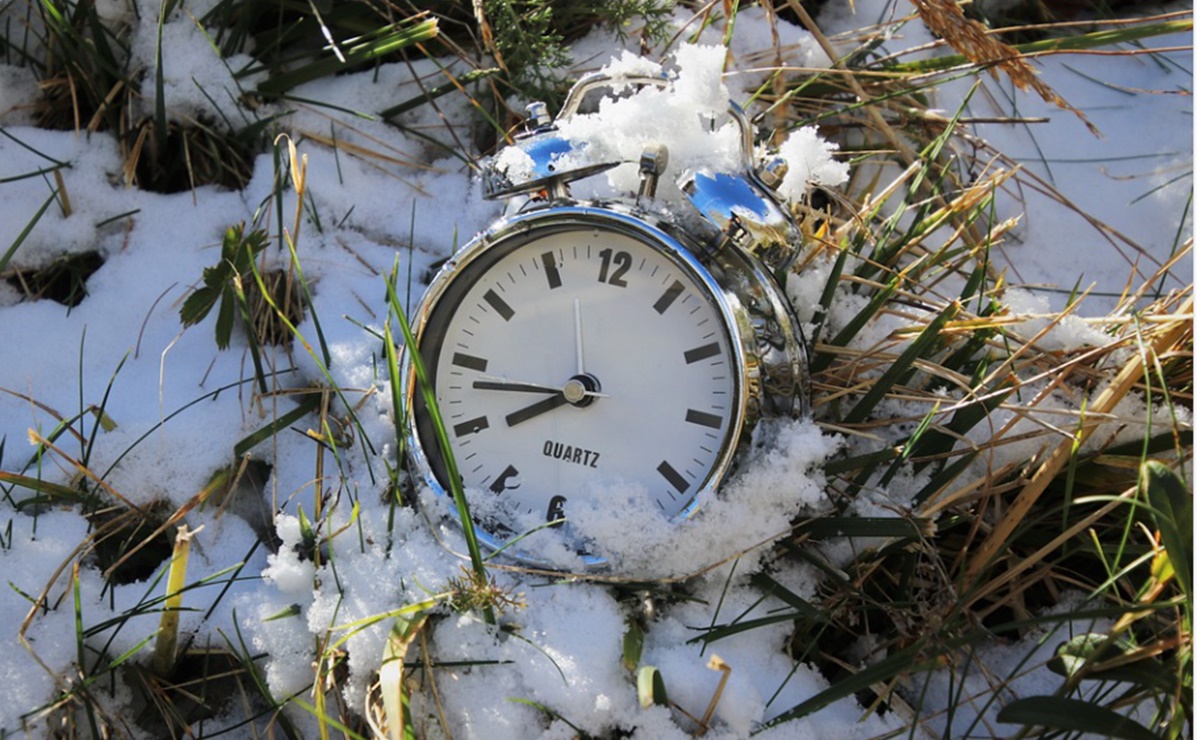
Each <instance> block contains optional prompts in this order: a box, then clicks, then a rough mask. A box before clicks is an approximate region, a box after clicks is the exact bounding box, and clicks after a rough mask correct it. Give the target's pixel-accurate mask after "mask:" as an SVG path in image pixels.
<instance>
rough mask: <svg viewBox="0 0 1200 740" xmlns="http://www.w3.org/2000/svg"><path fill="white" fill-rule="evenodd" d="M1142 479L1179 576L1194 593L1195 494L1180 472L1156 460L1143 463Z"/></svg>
mask: <svg viewBox="0 0 1200 740" xmlns="http://www.w3.org/2000/svg"><path fill="white" fill-rule="evenodd" d="M1141 482H1142V490H1143V491H1144V492H1145V494H1146V499H1147V500H1148V501H1149V502H1150V510H1151V513H1152V516H1153V517H1154V523H1155V526H1157V527H1158V531H1159V533H1160V535H1161V537H1162V544H1163V548H1164V549H1166V551H1167V557H1169V558H1170V559H1171V566H1172V567H1173V568H1174V569H1175V576H1176V580H1177V581H1178V583H1179V585H1180V588H1182V589H1183V590H1184V593H1186V594H1191V592H1192V571H1191V564H1192V553H1193V549H1192V526H1193V523H1192V511H1193V507H1192V494H1191V492H1190V491H1188V489H1187V486H1185V485H1184V483H1183V481H1181V480H1180V479H1179V476H1177V475H1175V473H1174V472H1172V471H1171V469H1170V468H1168V467H1167V466H1166V465H1163V464H1162V463H1160V462H1157V461H1154V460H1150V461H1148V462H1146V463H1145V464H1143V465H1142V475H1141Z"/></svg>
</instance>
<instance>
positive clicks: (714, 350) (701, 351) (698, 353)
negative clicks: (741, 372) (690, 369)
mask: <svg viewBox="0 0 1200 740" xmlns="http://www.w3.org/2000/svg"><path fill="white" fill-rule="evenodd" d="M719 354H721V347H720V345H718V344H717V343H716V342H713V343H712V344H703V345H700V346H699V347H696V348H694V349H689V350H688V351H687V352H684V353H683V359H684V360H685V361H686V362H687V364H689V365H691V364H692V363H694V362H700V361H701V360H707V359H708V358H709V357H714V356H716V355H719Z"/></svg>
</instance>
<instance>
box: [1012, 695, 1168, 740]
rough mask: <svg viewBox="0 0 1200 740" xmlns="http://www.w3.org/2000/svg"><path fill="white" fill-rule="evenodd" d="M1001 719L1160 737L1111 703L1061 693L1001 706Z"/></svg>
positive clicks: (1133, 737) (1144, 739) (1136, 739)
mask: <svg viewBox="0 0 1200 740" xmlns="http://www.w3.org/2000/svg"><path fill="white" fill-rule="evenodd" d="M996 719H998V720H1000V721H1001V722H1005V723H1008V724H1016V725H1026V726H1030V727H1037V726H1040V727H1047V728H1051V729H1055V730H1065V731H1068V732H1091V733H1095V734H1098V735H1103V736H1105V737H1114V738H1121V740H1157V738H1158V736H1157V735H1155V734H1154V733H1153V732H1151V731H1150V730H1147V729H1146V728H1145V727H1142V726H1141V725H1139V724H1138V723H1136V722H1134V721H1133V720H1131V719H1129V718H1128V717H1123V716H1121V715H1120V714H1117V713H1116V712H1114V711H1113V710H1111V709H1109V708H1108V707H1103V706H1099V705H1097V704H1094V703H1092V702H1089V701H1083V700H1081V699H1067V698H1064V697H1061V696H1030V697H1026V698H1024V699H1017V700H1016V701H1014V702H1012V703H1011V704H1009V705H1008V706H1006V707H1004V708H1003V709H1001V710H1000V713H999V714H998V715H997V716H996Z"/></svg>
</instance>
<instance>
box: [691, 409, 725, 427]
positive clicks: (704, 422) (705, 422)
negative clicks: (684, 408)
mask: <svg viewBox="0 0 1200 740" xmlns="http://www.w3.org/2000/svg"><path fill="white" fill-rule="evenodd" d="M685 420H686V421H687V422H689V423H691V424H699V425H700V426H702V427H710V428H712V429H720V428H721V417H719V416H717V415H716V414H707V413H705V412H703V411H697V410H696V409H688V412H687V416H686V417H685Z"/></svg>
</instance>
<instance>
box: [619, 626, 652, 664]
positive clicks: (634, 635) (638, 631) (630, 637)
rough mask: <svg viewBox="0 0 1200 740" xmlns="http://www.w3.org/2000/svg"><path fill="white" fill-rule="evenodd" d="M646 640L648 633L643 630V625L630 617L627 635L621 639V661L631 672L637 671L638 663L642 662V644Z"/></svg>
mask: <svg viewBox="0 0 1200 740" xmlns="http://www.w3.org/2000/svg"><path fill="white" fill-rule="evenodd" d="M645 640H646V633H645V632H643V631H642V625H641V624H639V623H638V621H637V620H636V619H630V620H629V622H628V627H627V629H626V630H625V637H624V639H622V640H621V663H622V664H623V665H624V666H625V670H627V671H629V672H630V673H633V672H634V671H636V670H637V667H638V664H639V663H641V662H642V646H643V645H644V644H645Z"/></svg>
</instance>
